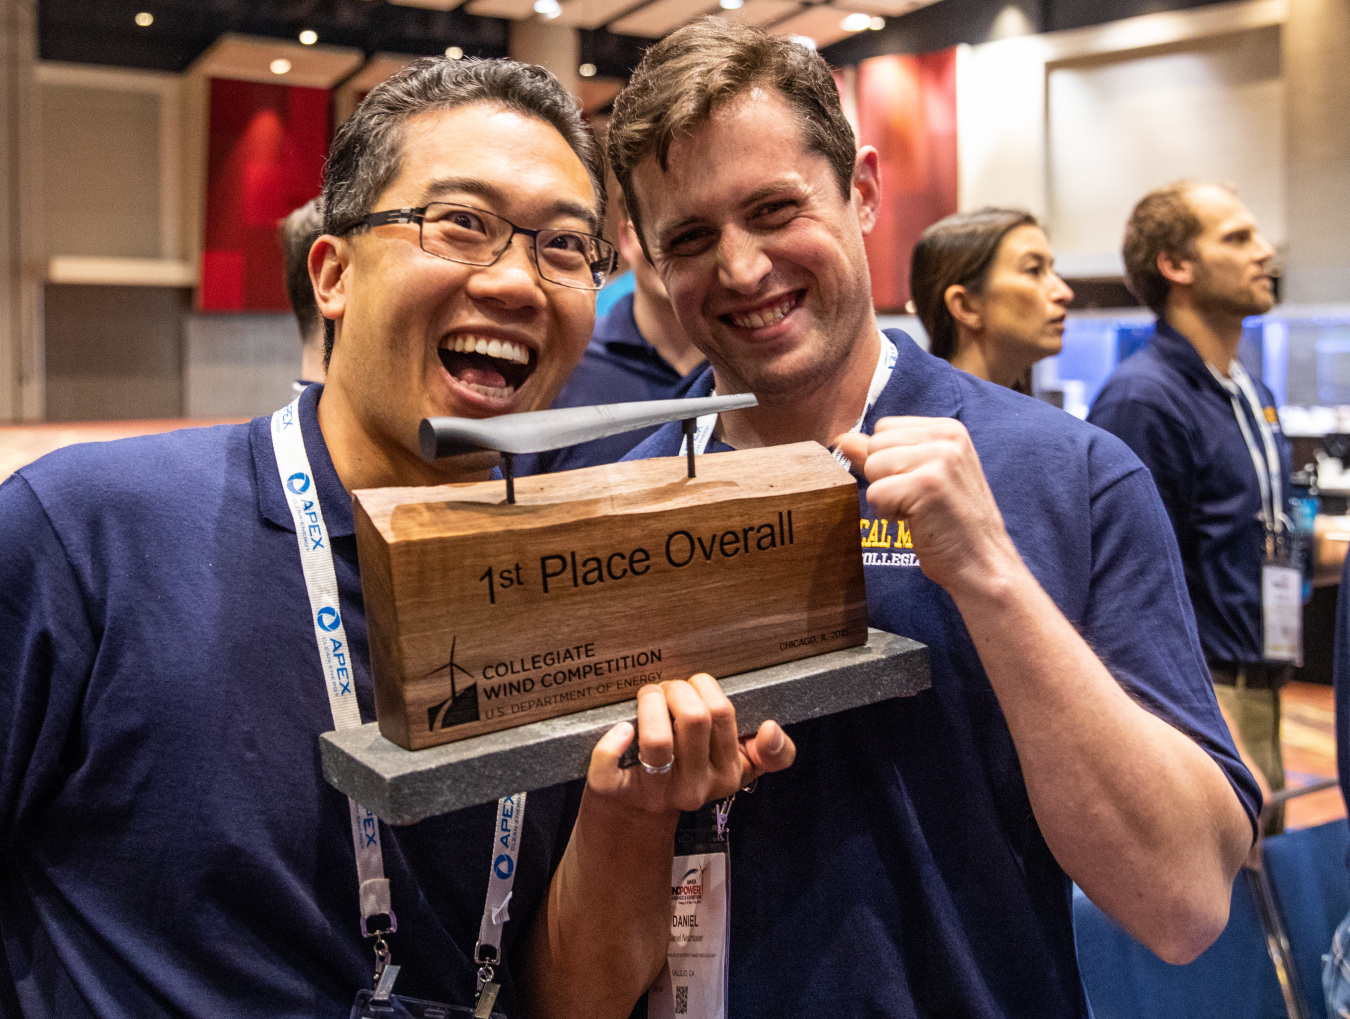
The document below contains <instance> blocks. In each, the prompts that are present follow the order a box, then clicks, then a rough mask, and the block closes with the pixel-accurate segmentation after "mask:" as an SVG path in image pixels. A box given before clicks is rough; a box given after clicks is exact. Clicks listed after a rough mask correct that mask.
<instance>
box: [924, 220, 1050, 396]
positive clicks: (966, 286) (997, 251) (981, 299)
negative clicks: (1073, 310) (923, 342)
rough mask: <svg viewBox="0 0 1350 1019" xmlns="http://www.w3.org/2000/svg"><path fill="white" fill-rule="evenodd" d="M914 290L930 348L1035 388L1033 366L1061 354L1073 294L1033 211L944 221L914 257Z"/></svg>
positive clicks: (960, 364) (986, 374) (1016, 385)
mask: <svg viewBox="0 0 1350 1019" xmlns="http://www.w3.org/2000/svg"><path fill="white" fill-rule="evenodd" d="M909 290H910V294H911V296H912V297H913V300H914V305H915V307H916V308H917V310H918V313H919V321H921V322H922V323H923V327H924V329H925V330H927V332H928V337H929V341H930V346H929V348H928V350H929V353H931V354H934V355H936V356H937V357H940V358H942V359H943V360H944V361H950V362H951V363H952V364H953V365H955V366H956V367H957V368H960V369H961V370H962V371H964V372H969V373H970V374H971V375H975V376H978V377H979V378H982V379H987V380H988V381H990V382H994V383H997V384H998V385H1000V386H1007V387H1008V388H1010V389H1015V390H1017V391H1018V392H1019V393H1030V392H1031V366H1032V365H1033V364H1035V363H1036V362H1037V361H1039V360H1040V359H1041V358H1043V357H1050V356H1051V355H1053V354H1058V353H1059V351H1060V348H1061V347H1063V345H1064V339H1063V338H1064V319H1065V316H1066V314H1067V309H1068V306H1069V302H1070V301H1072V300H1073V291H1072V290H1070V289H1069V286H1068V284H1067V283H1065V282H1064V281H1063V280H1062V279H1060V278H1059V276H1058V274H1056V272H1055V255H1054V252H1052V251H1051V250H1050V242H1049V241H1048V240H1046V237H1045V233H1044V231H1042V230H1041V226H1040V224H1039V223H1037V222H1036V217H1035V216H1033V215H1031V213H1029V212H1020V211H1017V210H1015V209H981V210H979V211H978V212H968V213H959V214H957V215H955V216H948V217H947V218H946V219H942V220H939V221H938V222H936V223H934V224H933V225H932V226H930V227H929V228H928V229H927V230H925V231H924V232H923V235H922V236H921V237H920V238H919V242H918V243H917V244H916V245H915V246H914V255H913V257H912V258H911V260H910V270H909Z"/></svg>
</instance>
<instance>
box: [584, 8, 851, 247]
mask: <svg viewBox="0 0 1350 1019" xmlns="http://www.w3.org/2000/svg"><path fill="white" fill-rule="evenodd" d="M755 86H763V87H765V88H771V89H773V90H774V91H775V92H777V93H778V94H779V95H780V96H782V97H783V99H784V100H785V101H786V102H787V104H788V106H790V107H791V108H792V110H793V111H794V112H795V113H796V114H797V119H798V122H799V124H800V126H801V130H802V137H803V140H804V142H805V144H806V150H807V151H808V152H818V153H820V154H821V155H823V156H824V157H825V158H826V159H827V160H829V163H830V169H831V170H832V171H833V173H834V178H835V182H836V183H837V184H838V185H839V190H840V192H841V193H842V194H843V196H844V199H845V200H846V201H847V200H848V197H849V193H850V191H851V190H852V187H853V162H854V159H855V158H856V157H857V154H858V145H857V140H856V139H855V138H854V137H853V128H852V127H850V126H849V122H848V118H847V117H845V116H844V109H843V107H842V106H841V105H840V102H839V89H838V88H836V87H835V83H834V75H833V74H832V73H831V72H830V68H829V65H828V64H826V63H825V61H824V59H823V58H822V57H821V56H820V54H818V53H816V52H815V51H814V50H808V49H807V48H806V47H805V46H802V45H801V44H800V43H795V42H791V41H789V40H788V39H784V38H781V37H779V36H774V35H769V34H768V33H767V32H764V31H761V30H760V29H757V28H749V27H747V26H745V25H738V24H736V23H734V22H731V21H728V20H726V19H725V18H720V17H715V16H711V15H710V16H707V17H703V18H699V19H698V20H697V21H694V22H692V23H691V24H688V25H686V26H685V27H684V28H681V29H680V30H679V31H677V32H673V33H671V34H670V35H668V36H666V37H665V38H664V39H662V40H661V41H660V42H658V43H657V44H656V45H655V46H653V47H652V48H651V49H649V50H648V51H647V52H646V54H645V55H644V56H643V58H642V61H641V63H639V64H638V66H637V70H635V71H634V72H633V77H632V78H631V79H630V81H629V82H628V84H627V86H625V87H624V89H623V91H621V92H620V93H619V94H618V96H617V97H616V98H615V100H614V119H613V120H612V121H611V122H610V125H609V144H608V151H609V162H610V165H611V166H612V167H613V168H614V175H615V176H616V177H617V178H618V180H619V186H620V188H622V190H623V195H624V198H625V199H626V200H627V203H628V217H629V219H631V220H632V221H633V223H634V225H636V226H637V228H638V237H639V239H641V240H642V245H643V250H646V245H647V241H646V239H645V238H644V237H643V236H642V223H641V219H640V217H641V209H640V208H639V207H638V202H637V198H636V196H635V195H634V193H633V170H634V169H635V168H636V167H637V165H638V164H639V163H641V162H642V161H643V160H644V159H646V158H647V157H648V156H649V155H655V156H656V161H657V164H658V165H659V166H660V167H661V169H662V170H665V169H666V168H667V166H668V159H669V156H670V147H671V145H672V144H673V143H674V142H675V140H676V139H677V138H679V137H680V136H681V135H684V134H688V133H689V132H691V131H693V130H694V129H695V128H697V127H699V126H700V125H702V124H704V123H706V122H707V121H708V119H709V118H710V117H711V116H712V115H713V113H714V112H715V111H716V110H718V109H720V108H721V107H723V106H725V105H726V104H727V103H729V102H730V101H731V100H733V99H735V98H736V97H737V96H739V95H741V94H742V93H744V92H746V91H747V90H749V89H751V88H753V87H755Z"/></svg>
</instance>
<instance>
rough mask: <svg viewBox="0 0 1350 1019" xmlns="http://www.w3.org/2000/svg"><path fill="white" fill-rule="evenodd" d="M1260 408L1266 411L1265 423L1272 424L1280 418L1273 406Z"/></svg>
mask: <svg viewBox="0 0 1350 1019" xmlns="http://www.w3.org/2000/svg"><path fill="white" fill-rule="evenodd" d="M1261 409H1262V410H1264V411H1265V412H1266V424H1268V425H1273V424H1274V423H1275V422H1276V421H1278V420H1280V415H1279V414H1277V413H1276V412H1275V408H1274V407H1262V408H1261Z"/></svg>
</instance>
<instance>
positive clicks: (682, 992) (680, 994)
mask: <svg viewBox="0 0 1350 1019" xmlns="http://www.w3.org/2000/svg"><path fill="white" fill-rule="evenodd" d="M675 1014H676V1015H688V1014H689V988H688V987H681V986H680V985H679V984H676V985H675Z"/></svg>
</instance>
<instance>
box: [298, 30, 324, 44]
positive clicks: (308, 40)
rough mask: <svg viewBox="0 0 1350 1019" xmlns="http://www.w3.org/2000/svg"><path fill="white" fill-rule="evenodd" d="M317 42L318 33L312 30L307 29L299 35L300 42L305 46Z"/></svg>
mask: <svg viewBox="0 0 1350 1019" xmlns="http://www.w3.org/2000/svg"><path fill="white" fill-rule="evenodd" d="M318 41H319V33H318V32H316V31H314V29H312V28H307V29H305V30H304V31H303V32H301V33H300V42H301V44H302V45H305V46H313V45H314V44H315V43H316V42H318Z"/></svg>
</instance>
